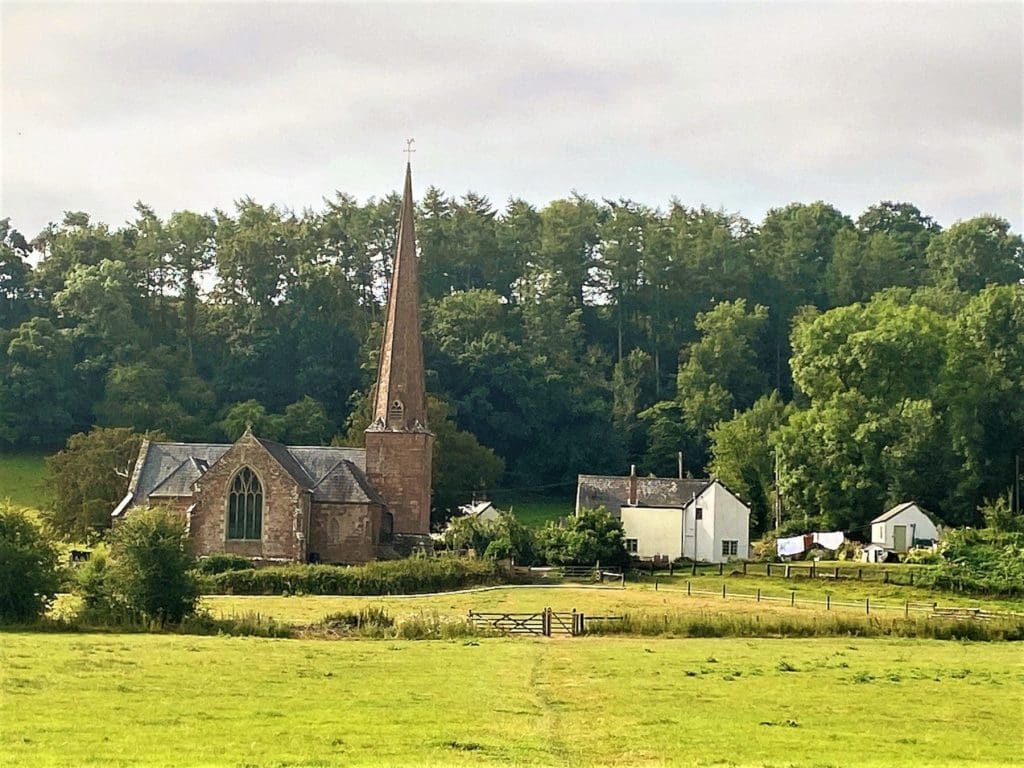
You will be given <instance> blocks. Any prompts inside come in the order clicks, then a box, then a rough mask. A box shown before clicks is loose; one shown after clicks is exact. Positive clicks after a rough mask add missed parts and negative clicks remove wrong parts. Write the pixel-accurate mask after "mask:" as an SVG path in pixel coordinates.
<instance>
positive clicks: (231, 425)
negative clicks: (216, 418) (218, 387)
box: [220, 400, 285, 442]
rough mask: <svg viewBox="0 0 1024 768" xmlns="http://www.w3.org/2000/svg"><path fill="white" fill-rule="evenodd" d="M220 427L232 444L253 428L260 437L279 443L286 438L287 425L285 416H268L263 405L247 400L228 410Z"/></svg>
mask: <svg viewBox="0 0 1024 768" xmlns="http://www.w3.org/2000/svg"><path fill="white" fill-rule="evenodd" d="M220 427H221V429H222V430H223V431H224V434H225V436H226V437H227V438H228V440H230V441H232V442H234V441H235V440H237V439H238V438H240V437H241V436H242V434H243V433H244V432H245V430H246V429H247V428H251V429H252V431H253V434H255V435H257V436H258V437H262V438H265V439H267V440H275V441H278V440H281V438H282V437H283V436H284V429H285V423H284V417H283V416H279V415H275V414H268V413H267V409H266V408H264V407H263V405H262V404H261V403H258V402H257V401H255V400H246V401H245V402H244V403H235V404H234V405H232V406H231V407H229V408H228V409H227V412H226V413H225V414H224V418H223V419H222V420H221V422H220Z"/></svg>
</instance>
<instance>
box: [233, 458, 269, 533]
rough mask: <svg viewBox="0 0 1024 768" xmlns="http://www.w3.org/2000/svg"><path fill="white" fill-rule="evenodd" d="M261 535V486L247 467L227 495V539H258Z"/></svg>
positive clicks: (239, 474)
mask: <svg viewBox="0 0 1024 768" xmlns="http://www.w3.org/2000/svg"><path fill="white" fill-rule="evenodd" d="M262 535H263V486H262V485H261V484H260V480H259V478H258V477H256V473H255V472H253V471H252V470H251V469H249V467H242V469H241V470H240V471H239V472H238V474H237V475H235V479H234V480H233V481H232V482H231V491H230V492H229V493H228V538H229V539H259V538H261V536H262Z"/></svg>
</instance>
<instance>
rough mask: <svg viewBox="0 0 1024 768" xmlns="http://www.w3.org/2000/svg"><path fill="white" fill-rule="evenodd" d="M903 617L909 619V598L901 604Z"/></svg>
mask: <svg viewBox="0 0 1024 768" xmlns="http://www.w3.org/2000/svg"><path fill="white" fill-rule="evenodd" d="M903 618H905V619H909V618H910V601H909V600H908V601H907V602H906V604H905V605H904V606H903Z"/></svg>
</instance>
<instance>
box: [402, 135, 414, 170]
mask: <svg viewBox="0 0 1024 768" xmlns="http://www.w3.org/2000/svg"><path fill="white" fill-rule="evenodd" d="M415 143H416V139H406V140H405V149H403V150H402V151H403V152H405V157H406V160H405V161H406V162H407V163H410V164H411V163H412V153H413V152H415V151H416V150H415V149H413V148H412V145H413V144H415Z"/></svg>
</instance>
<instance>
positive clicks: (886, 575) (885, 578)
mask: <svg viewBox="0 0 1024 768" xmlns="http://www.w3.org/2000/svg"><path fill="white" fill-rule="evenodd" d="M882 583H883V584H888V583H889V571H882Z"/></svg>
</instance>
